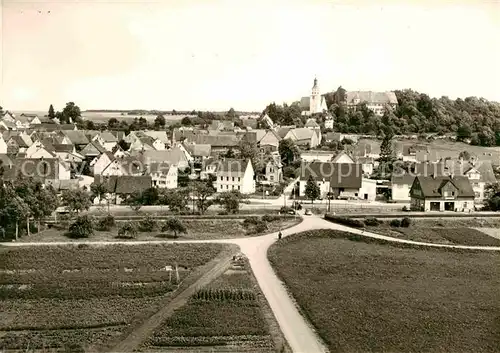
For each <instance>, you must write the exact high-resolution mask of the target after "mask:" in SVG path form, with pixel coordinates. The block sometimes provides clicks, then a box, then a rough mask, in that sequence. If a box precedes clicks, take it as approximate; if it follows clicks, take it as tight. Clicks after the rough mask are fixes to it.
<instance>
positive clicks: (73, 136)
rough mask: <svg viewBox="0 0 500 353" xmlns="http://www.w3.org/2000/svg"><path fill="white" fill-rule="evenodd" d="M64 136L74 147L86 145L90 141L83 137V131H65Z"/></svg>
mask: <svg viewBox="0 0 500 353" xmlns="http://www.w3.org/2000/svg"><path fill="white" fill-rule="evenodd" d="M64 135H65V136H66V137H67V138H69V140H70V141H71V142H72V143H73V144H74V145H86V144H88V143H89V142H90V141H89V139H88V138H87V136H86V135H85V132H84V131H79V130H76V131H73V130H67V131H64Z"/></svg>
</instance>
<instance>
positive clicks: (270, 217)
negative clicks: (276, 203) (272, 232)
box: [262, 214, 280, 222]
mask: <svg viewBox="0 0 500 353" xmlns="http://www.w3.org/2000/svg"><path fill="white" fill-rule="evenodd" d="M279 219H280V217H279V216H274V215H270V214H265V215H263V216H262V220H263V221H264V222H274V221H277V220H279Z"/></svg>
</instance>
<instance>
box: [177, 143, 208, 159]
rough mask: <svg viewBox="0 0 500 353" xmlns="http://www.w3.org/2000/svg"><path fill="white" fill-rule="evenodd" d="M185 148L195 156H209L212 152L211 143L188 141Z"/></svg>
mask: <svg viewBox="0 0 500 353" xmlns="http://www.w3.org/2000/svg"><path fill="white" fill-rule="evenodd" d="M184 148H186V151H188V152H189V153H190V154H191V155H192V156H194V157H209V156H210V154H211V153H212V146H210V145H198V144H191V143H186V144H185V145H184Z"/></svg>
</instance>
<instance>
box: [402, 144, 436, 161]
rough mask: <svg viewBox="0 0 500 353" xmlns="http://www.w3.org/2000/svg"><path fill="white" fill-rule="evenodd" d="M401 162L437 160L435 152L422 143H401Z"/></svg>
mask: <svg viewBox="0 0 500 353" xmlns="http://www.w3.org/2000/svg"><path fill="white" fill-rule="evenodd" d="M401 157H402V159H403V162H426V161H431V162H435V161H437V157H436V153H435V152H433V151H431V150H430V149H429V147H428V146H422V145H403V151H402V156H401Z"/></svg>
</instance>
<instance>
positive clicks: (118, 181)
mask: <svg viewBox="0 0 500 353" xmlns="http://www.w3.org/2000/svg"><path fill="white" fill-rule="evenodd" d="M94 183H96V184H104V185H105V187H106V190H107V191H108V192H109V193H116V194H133V193H134V192H143V191H144V190H146V189H149V188H150V187H151V185H152V179H151V177H150V176H146V175H141V176H109V177H103V176H100V175H96V176H95V177H94Z"/></svg>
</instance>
